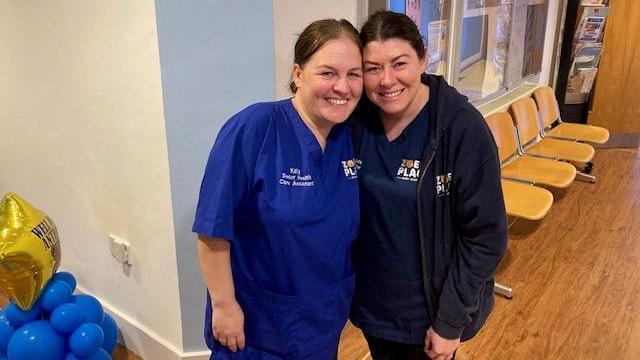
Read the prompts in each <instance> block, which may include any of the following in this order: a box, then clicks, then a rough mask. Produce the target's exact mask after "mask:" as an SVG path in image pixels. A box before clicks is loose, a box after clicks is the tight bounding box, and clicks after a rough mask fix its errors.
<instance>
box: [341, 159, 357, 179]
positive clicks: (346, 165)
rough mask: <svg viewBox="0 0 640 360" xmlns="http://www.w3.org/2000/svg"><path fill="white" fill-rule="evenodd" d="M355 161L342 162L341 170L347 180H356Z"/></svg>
mask: <svg viewBox="0 0 640 360" xmlns="http://www.w3.org/2000/svg"><path fill="white" fill-rule="evenodd" d="M356 161H357V160H356V159H349V160H345V161H342V169H343V170H344V176H346V177H347V179H349V180H352V179H357V178H358V167H359V166H358V165H357V164H356Z"/></svg>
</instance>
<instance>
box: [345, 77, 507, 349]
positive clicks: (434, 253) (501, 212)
mask: <svg viewBox="0 0 640 360" xmlns="http://www.w3.org/2000/svg"><path fill="white" fill-rule="evenodd" d="M422 82H423V83H425V84H427V85H428V86H429V90H430V98H429V102H430V103H431V111H430V117H429V134H425V136H428V142H427V144H426V146H425V149H424V155H423V159H422V161H421V163H420V164H421V169H420V180H419V182H418V195H417V196H418V199H417V202H418V211H417V214H416V216H418V223H419V232H418V234H419V239H415V241H419V243H420V249H421V252H422V253H421V257H422V281H423V285H424V286H423V287H424V296H425V299H426V303H427V306H428V309H427V310H428V313H429V314H430V317H431V323H432V324H431V326H432V327H433V328H434V330H435V331H436V332H437V333H438V334H439V335H440V336H442V337H444V338H448V339H455V338H458V337H460V338H461V340H462V341H465V340H468V339H470V338H472V337H473V336H474V335H475V334H476V333H477V332H478V331H479V330H480V328H481V327H482V325H483V324H484V322H485V321H486V319H487V317H488V315H489V313H490V312H491V309H492V308H493V286H494V282H493V276H494V273H495V270H496V268H497V266H498V263H499V261H500V258H501V257H502V255H503V254H504V251H505V249H506V244H507V218H506V213H505V208H504V201H503V197H502V188H501V185H500V163H499V160H498V152H497V148H496V145H495V142H494V140H493V137H492V135H491V132H490V130H489V128H488V127H487V125H486V123H485V121H484V118H483V117H482V115H481V114H480V113H479V112H478V110H477V109H476V108H474V107H473V106H472V105H471V104H470V103H469V102H468V101H467V98H466V97H465V96H463V95H461V94H460V93H458V92H457V91H456V90H455V89H454V88H452V87H451V86H449V85H448V84H447V82H446V81H445V80H444V78H443V77H441V76H435V75H423V77H422ZM368 111H377V109H375V107H373V106H372V105H371V104H370V103H368V104H367V101H366V99H365V101H364V102H363V104H362V106H360V107H359V109H358V112H357V114H356V115H355V116H354V121H353V134H354V139H355V142H354V143H355V146H356V151H357V152H358V151H359V147H360V144H361V142H362V132H363V130H364V127H365V126H369V124H367V118H369V119H371V116H368V115H367V112H368ZM389 201H392V200H391V199H390V200H389ZM361 225H363V226H366V224H361ZM371 265H374V264H371ZM356 271H366V269H356ZM356 276H357V274H356ZM387 315H388V316H389V317H392V318H393V317H394V316H398V315H400V314H397V313H396V314H395V315H394V314H387ZM425 321H426V319H425ZM416 340H417V341H418V340H420V339H416ZM422 340H424V339H422Z"/></svg>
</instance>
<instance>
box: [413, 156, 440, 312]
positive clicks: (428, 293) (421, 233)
mask: <svg viewBox="0 0 640 360" xmlns="http://www.w3.org/2000/svg"><path fill="white" fill-rule="evenodd" d="M435 156H436V150H435V149H432V150H431V155H429V161H428V162H427V163H426V165H425V166H424V168H423V169H422V173H421V174H420V180H419V181H418V192H417V205H418V238H419V239H420V256H421V258H422V287H423V290H424V296H425V300H426V301H427V307H428V308H429V309H428V310H429V315H430V316H431V319H430V320H431V323H432V324H433V322H435V321H436V319H435V315H436V314H435V311H434V307H433V304H432V303H431V291H430V287H429V281H428V278H427V275H428V274H427V255H426V251H425V248H426V244H425V243H424V229H423V228H422V226H423V224H422V196H420V195H421V189H422V183H423V180H424V175H425V174H426V173H427V169H428V168H429V166H430V165H431V162H433V158H434V157H435Z"/></svg>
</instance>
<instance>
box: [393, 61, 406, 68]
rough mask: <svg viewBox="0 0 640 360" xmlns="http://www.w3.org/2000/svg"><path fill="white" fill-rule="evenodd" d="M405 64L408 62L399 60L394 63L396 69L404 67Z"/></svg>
mask: <svg viewBox="0 0 640 360" xmlns="http://www.w3.org/2000/svg"><path fill="white" fill-rule="evenodd" d="M405 65H407V63H406V62H397V63H395V64H393V66H394V67H395V68H396V69H398V68H402V67H404V66H405Z"/></svg>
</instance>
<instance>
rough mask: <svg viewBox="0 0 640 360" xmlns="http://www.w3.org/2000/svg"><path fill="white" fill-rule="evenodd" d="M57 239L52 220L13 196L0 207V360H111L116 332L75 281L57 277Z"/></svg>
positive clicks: (62, 275) (60, 274)
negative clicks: (2, 302) (3, 298)
mask: <svg viewBox="0 0 640 360" xmlns="http://www.w3.org/2000/svg"><path fill="white" fill-rule="evenodd" d="M60 254H61V253H60V238H59V236H58V230H57V229H56V225H55V224H54V222H53V220H51V218H50V217H48V216H47V215H46V214H45V213H44V212H43V211H41V210H39V209H36V208H35V207H33V206H32V205H31V204H29V203H28V202H27V201H25V200H24V199H22V198H21V197H19V196H18V195H16V194H12V193H9V194H6V195H5V196H4V198H3V199H2V201H1V202H0V291H2V292H4V293H5V294H6V295H7V296H8V297H9V299H10V300H11V301H10V302H9V305H8V306H7V308H6V309H0V360H76V359H92V360H105V359H111V355H109V354H111V352H112V351H113V348H114V347H115V345H116V337H117V333H118V328H117V326H116V323H115V321H113V318H111V316H109V315H108V314H105V313H104V310H103V309H102V305H101V304H100V302H99V301H98V300H96V298H94V297H93V296H89V295H82V294H79V295H74V294H73V292H74V291H75V289H76V279H75V278H74V277H73V275H71V274H70V273H68V272H57V273H56V270H57V269H58V266H59V264H60Z"/></svg>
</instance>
